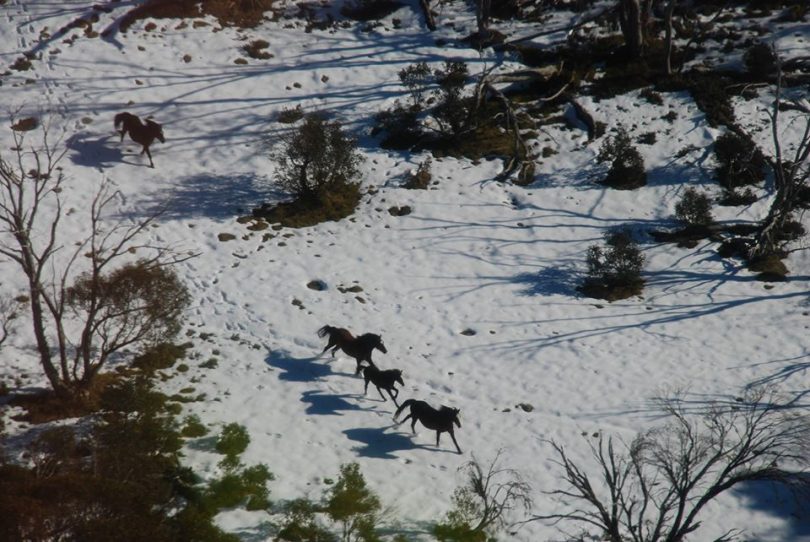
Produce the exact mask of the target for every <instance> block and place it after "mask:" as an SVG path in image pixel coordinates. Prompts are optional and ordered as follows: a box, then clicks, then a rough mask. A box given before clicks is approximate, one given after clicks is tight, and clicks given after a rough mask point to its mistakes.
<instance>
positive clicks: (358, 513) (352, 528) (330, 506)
mask: <svg viewBox="0 0 810 542" xmlns="http://www.w3.org/2000/svg"><path fill="white" fill-rule="evenodd" d="M381 508H382V506H381V504H380V499H379V498H378V497H377V495H375V494H374V492H372V491H371V490H370V489H369V488H368V486H367V485H366V480H365V478H364V477H363V474H362V473H361V472H360V465H358V464H357V463H348V464H345V465H342V466H341V467H340V478H338V480H337V482H336V483H335V485H334V486H333V487H332V489H331V491H330V494H329V498H328V499H327V501H326V506H325V508H324V510H325V512H326V514H327V515H328V516H329V518H330V519H331V520H332V521H335V522H337V523H338V524H340V525H341V535H340V540H341V541H342V542H356V541H362V542H378V541H379V540H381V539H380V536H379V535H378V534H377V529H376V525H377V523H378V521H379V514H380V510H381Z"/></svg>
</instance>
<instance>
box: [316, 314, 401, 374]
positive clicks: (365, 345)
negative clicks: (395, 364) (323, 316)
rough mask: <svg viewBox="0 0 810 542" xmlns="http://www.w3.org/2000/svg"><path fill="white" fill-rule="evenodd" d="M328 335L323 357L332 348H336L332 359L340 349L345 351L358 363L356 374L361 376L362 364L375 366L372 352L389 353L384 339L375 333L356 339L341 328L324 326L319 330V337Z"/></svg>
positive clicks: (333, 350)
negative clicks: (375, 350) (365, 362)
mask: <svg viewBox="0 0 810 542" xmlns="http://www.w3.org/2000/svg"><path fill="white" fill-rule="evenodd" d="M327 335H328V336H329V342H328V343H327V345H326V346H325V347H324V349H323V350H322V351H321V355H323V353H324V352H326V351H327V350H329V349H330V348H332V347H334V348H332V357H335V352H336V351H337V350H338V349H341V350H343V351H344V352H345V353H346V355H348V356H351V357H353V358H354V360H355V361H356V362H357V372H355V373H354V374H360V370H361V369H362V368H363V366H362V365H361V364H362V362H364V361H367V362H368V363H369V365H372V366H374V362H373V361H371V352H372V351H373V350H374V349H375V348H376V349H377V350H379V351H380V352H382V353H383V354H385V353H386V352H388V350H386V348H385V345H384V344H383V342H382V338H381V337H380V336H379V335H376V334H374V333H365V334H363V335H360V336H359V337H355V336H354V335H352V334H351V332H350V331H349V330H348V329H344V328H341V327H333V326H323V327H322V328H321V329H319V330H318V337H326V336H327Z"/></svg>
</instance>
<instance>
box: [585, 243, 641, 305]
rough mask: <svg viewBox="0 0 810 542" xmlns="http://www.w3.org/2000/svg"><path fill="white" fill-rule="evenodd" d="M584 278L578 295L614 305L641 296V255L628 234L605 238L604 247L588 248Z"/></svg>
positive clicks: (594, 246) (592, 246)
mask: <svg viewBox="0 0 810 542" xmlns="http://www.w3.org/2000/svg"><path fill="white" fill-rule="evenodd" d="M587 265H588V276H587V277H586V279H585V282H584V284H583V285H582V286H581V287H580V291H581V292H582V293H583V294H585V295H586V296H588V297H596V298H599V299H607V300H609V301H614V300H616V299H624V298H627V297H630V296H633V295H636V294H638V293H640V292H641V289H642V288H643V287H644V279H643V278H642V277H641V271H642V269H643V267H644V255H643V254H642V253H641V250H640V249H639V247H638V244H637V243H636V242H635V240H634V239H633V237H632V236H631V235H630V232H629V231H627V230H618V231H613V232H608V233H607V234H605V246H603V247H602V246H599V245H591V246H590V247H588V254H587Z"/></svg>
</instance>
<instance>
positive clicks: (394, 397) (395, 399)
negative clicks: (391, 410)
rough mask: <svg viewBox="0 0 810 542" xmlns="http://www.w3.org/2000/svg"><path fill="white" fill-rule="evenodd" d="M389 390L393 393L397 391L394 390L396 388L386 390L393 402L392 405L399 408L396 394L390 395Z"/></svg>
mask: <svg viewBox="0 0 810 542" xmlns="http://www.w3.org/2000/svg"><path fill="white" fill-rule="evenodd" d="M391 390H394V391H397V390H396V388H388V395H390V396H391V399H392V400H393V401H394V404H395V405H396V406H397V408H399V403H397V395H398V394H394V393H391Z"/></svg>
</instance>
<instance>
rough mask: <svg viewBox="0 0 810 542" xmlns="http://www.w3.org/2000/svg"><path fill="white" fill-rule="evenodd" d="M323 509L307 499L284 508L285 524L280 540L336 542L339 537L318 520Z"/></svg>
mask: <svg viewBox="0 0 810 542" xmlns="http://www.w3.org/2000/svg"><path fill="white" fill-rule="evenodd" d="M320 511H321V509H320V507H318V506H317V505H316V504H315V503H313V502H312V501H310V500H307V499H295V500H293V501H290V502H288V503H287V504H286V505H285V506H284V522H283V524H282V527H281V530H280V531H279V533H278V539H279V540H284V541H285V542H312V541H318V542H336V541H337V537H336V536H335V535H334V534H332V533H330V532H329V531H328V530H327V529H326V528H325V527H323V526H322V525H321V524H320V523H319V522H318V519H317V513H318V512H320Z"/></svg>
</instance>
